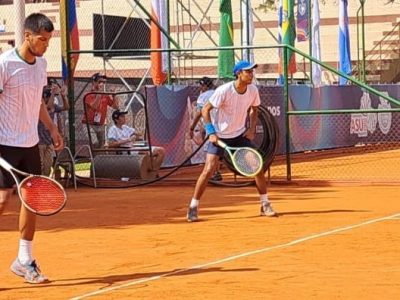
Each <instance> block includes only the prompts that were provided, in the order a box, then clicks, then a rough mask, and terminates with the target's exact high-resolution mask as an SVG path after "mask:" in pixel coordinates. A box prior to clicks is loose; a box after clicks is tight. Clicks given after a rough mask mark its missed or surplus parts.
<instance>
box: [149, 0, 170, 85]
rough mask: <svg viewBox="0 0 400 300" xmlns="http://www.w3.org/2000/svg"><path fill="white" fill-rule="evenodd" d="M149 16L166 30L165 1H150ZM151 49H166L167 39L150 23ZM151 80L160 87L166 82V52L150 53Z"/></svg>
mask: <svg viewBox="0 0 400 300" xmlns="http://www.w3.org/2000/svg"><path fill="white" fill-rule="evenodd" d="M151 15H152V17H153V18H154V19H155V20H157V22H158V24H160V26H161V27H162V28H163V29H165V30H167V24H168V20H167V9H166V4H165V0H152V1H151ZM150 32H151V34H150V35H151V40H150V48H151V49H168V38H167V37H166V36H165V35H164V34H163V33H161V30H160V28H158V26H157V24H156V23H154V22H151V29H150ZM150 60H151V78H152V79H153V83H154V84H155V85H162V84H163V83H164V82H165V81H166V80H167V72H168V52H151V54H150Z"/></svg>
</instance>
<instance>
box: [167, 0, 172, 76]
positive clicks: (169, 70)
mask: <svg viewBox="0 0 400 300" xmlns="http://www.w3.org/2000/svg"><path fill="white" fill-rule="evenodd" d="M166 4H167V5H166V8H167V31H168V35H170V33H171V32H170V18H169V4H170V2H169V0H167V3H166ZM168 49H171V41H170V39H168ZM167 65H168V70H167V83H168V84H171V69H172V68H171V52H170V51H168V61H167Z"/></svg>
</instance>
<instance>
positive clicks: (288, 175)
mask: <svg viewBox="0 0 400 300" xmlns="http://www.w3.org/2000/svg"><path fill="white" fill-rule="evenodd" d="M288 52H289V48H288V47H287V46H286V45H285V47H284V48H283V77H284V84H283V101H284V103H285V112H286V118H285V123H286V179H287V180H288V181H291V180H292V166H291V158H290V122H289V121H290V120H289V118H290V115H289V113H288V112H289V80H288V57H289V53H288Z"/></svg>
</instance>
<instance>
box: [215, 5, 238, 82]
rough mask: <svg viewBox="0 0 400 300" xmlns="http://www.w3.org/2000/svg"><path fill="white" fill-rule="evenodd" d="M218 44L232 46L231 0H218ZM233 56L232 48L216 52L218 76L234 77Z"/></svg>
mask: <svg viewBox="0 0 400 300" xmlns="http://www.w3.org/2000/svg"><path fill="white" fill-rule="evenodd" d="M219 12H220V13H221V16H220V27H219V46H220V47H227V46H233V21H232V4H231V0H220V3H219ZM234 65H235V56H234V52H233V50H220V51H219V53H218V77H219V78H234V76H233V67H234Z"/></svg>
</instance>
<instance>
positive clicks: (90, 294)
mask: <svg viewBox="0 0 400 300" xmlns="http://www.w3.org/2000/svg"><path fill="white" fill-rule="evenodd" d="M399 217H400V213H397V214H394V215H391V216H387V217H382V218H378V219H372V220H369V221H365V222H362V223H359V224H355V225H349V226H345V227H341V228H337V229H333V230H329V231H325V232H322V233H317V234H312V235H309V236H306V237H303V238H299V239H297V240H293V241H291V242H288V243H284V244H280V245H275V246H271V247H265V248H262V249H258V250H254V251H249V252H244V253H242V254H238V255H233V256H228V257H226V258H222V259H219V260H215V261H211V262H208V263H205V264H201V265H197V266H193V267H189V268H187V269H179V270H176V271H173V272H169V273H165V274H162V275H157V276H152V277H145V278H143V279H138V280H133V281H131V282H127V283H125V284H121V285H117V286H114V287H109V288H106V289H102V290H97V291H94V292H90V293H87V294H83V295H81V296H76V297H74V298H71V300H80V299H84V298H87V297H91V296H95V295H99V294H104V293H107V292H110V291H114V290H118V289H123V288H126V287H129V286H133V285H138V284H141V283H144V282H149V281H155V280H159V279H162V278H164V277H167V276H171V275H175V274H179V273H184V272H187V271H190V270H195V269H201V268H205V267H210V266H213V265H218V264H221V263H224V262H228V261H232V260H237V259H239V258H243V257H247V256H252V255H255V254H260V253H265V252H269V251H272V250H276V249H280V248H285V247H290V246H294V245H297V244H301V243H304V242H306V241H309V240H313V239H317V238H320V237H324V236H327V235H331V234H334V233H338V232H343V231H347V230H351V229H354V228H358V227H362V226H365V225H370V224H373V223H378V222H381V221H386V220H390V219H395V218H399Z"/></svg>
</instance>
